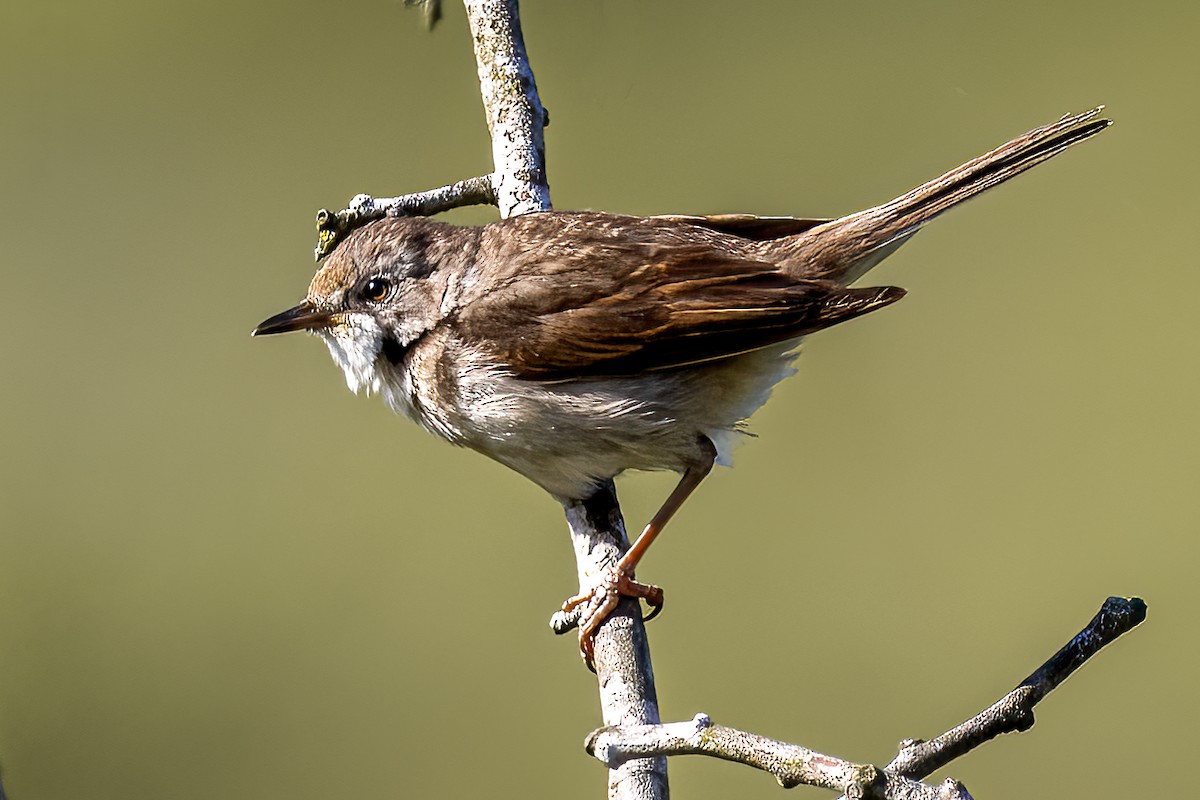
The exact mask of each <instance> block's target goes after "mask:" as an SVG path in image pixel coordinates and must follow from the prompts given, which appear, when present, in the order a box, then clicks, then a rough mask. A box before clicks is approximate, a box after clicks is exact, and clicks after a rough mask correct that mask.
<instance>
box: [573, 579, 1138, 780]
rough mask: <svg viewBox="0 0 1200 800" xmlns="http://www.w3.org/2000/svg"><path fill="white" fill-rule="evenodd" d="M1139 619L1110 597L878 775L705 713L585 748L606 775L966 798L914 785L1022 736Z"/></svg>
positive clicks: (600, 733)
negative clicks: (981, 702)
mask: <svg viewBox="0 0 1200 800" xmlns="http://www.w3.org/2000/svg"><path fill="white" fill-rule="evenodd" d="M1145 618H1146V604H1145V603H1143V602H1142V601H1141V600H1140V599H1138V598H1136V597H1135V598H1132V599H1125V598H1121V597H1110V598H1108V600H1106V601H1105V602H1104V605H1103V606H1102V607H1101V608H1100V611H1099V613H1097V614H1096V616H1095V617H1094V618H1093V619H1092V621H1091V622H1090V623H1088V625H1087V626H1086V627H1085V628H1084V629H1083V630H1082V631H1081V632H1080V633H1079V634H1077V635H1076V636H1075V637H1074V638H1073V639H1071V641H1070V642H1068V643H1067V644H1066V645H1065V646H1064V647H1063V648H1062V649H1061V650H1059V651H1058V652H1057V653H1055V654H1054V656H1053V657H1051V658H1050V660H1049V661H1047V662H1046V663H1045V664H1043V665H1042V666H1041V667H1040V668H1038V669H1037V670H1036V671H1035V672H1034V673H1033V674H1032V675H1030V676H1029V677H1028V678H1026V679H1025V680H1023V681H1022V682H1021V683H1020V685H1018V686H1017V688H1016V689H1014V690H1013V691H1011V692H1009V693H1008V694H1007V695H1005V696H1004V697H1003V698H1001V700H1000V701H999V702H997V703H996V704H994V705H993V706H991V707H990V708H988V709H987V710H985V711H983V712H982V713H980V714H979V715H977V716H975V717H973V718H972V719H970V720H968V721H967V722H964V723H963V724H961V725H958V726H956V727H954V728H952V729H950V730H949V731H947V732H946V733H943V734H942V735H941V736H938V737H936V738H934V739H931V740H930V741H928V742H922V741H917V740H912V741H908V742H905V743H904V744H903V745H902V746H901V750H900V754H899V755H898V756H897V757H896V758H895V759H893V761H892V762H891V763H890V764H888V765H887V766H886V767H884V768H883V769H879V768H877V767H874V766H872V765H869V764H854V763H852V762H849V761H844V760H842V759H839V758H835V757H832V756H827V755H822V754H821V753H817V752H815V751H812V750H809V749H808V748H805V747H801V746H800V745H795V744H789V743H787V742H781V741H777V740H775V739H767V738H765V737H762V736H758V735H756V734H752V733H747V732H745V731H740V730H737V729H735V728H729V727H726V726H724V725H714V724H712V722H711V721H710V720H709V718H708V717H707V716H706V715H704V714H698V715H696V717H695V719H693V720H692V721H691V722H677V723H669V724H665V725H655V724H649V725H645V724H643V725H627V724H623V725H619V726H614V725H612V724H610V725H608V726H607V727H604V728H600V729H599V730H596V731H594V732H593V733H592V735H591V736H589V737H588V740H587V744H586V747H587V751H588V753H590V754H591V755H592V756H594V757H595V758H597V759H598V760H600V761H602V762H603V763H605V764H606V765H608V766H609V768H610V769H612V768H614V767H619V766H620V765H622V764H624V763H626V762H627V761H628V760H629V759H646V758H651V757H662V756H672V755H707V756H712V757H714V758H721V759H725V760H727V761H736V762H738V763H740V764H746V765H748V766H751V767H754V768H756V769H761V770H764V771H766V772H769V773H771V774H772V775H774V776H775V778H776V779H777V780H778V781H779V783H780V784H782V785H783V786H784V787H786V788H790V787H792V786H797V785H800V784H804V785H807V786H818V787H821V788H824V789H833V790H835V791H838V792H841V793H842V794H843V796H845V797H848V798H864V797H866V798H879V799H880V800H899V799H900V798H906V799H910V798H911V800H916V799H917V798H920V799H921V800H932V799H933V798H967V797H970V795H969V794H967V790H966V789H965V788H964V787H963V786H962V784H960V783H957V782H956V781H953V780H947V781H946V782H944V783H942V784H941V785H939V786H931V785H929V784H925V783H921V782H920V779H921V778H924V777H925V776H926V775H928V774H930V773H931V772H933V771H935V770H937V769H939V768H941V767H943V766H945V765H946V764H948V763H950V762H951V761H953V760H954V759H955V758H958V757H959V756H961V755H964V754H965V753H968V752H970V751H971V750H973V749H974V748H976V747H978V746H979V745H981V744H983V743H984V742H986V741H989V740H991V739H993V738H995V737H996V736H999V735H1000V734H1001V733H1008V732H1012V731H1024V730H1028V729H1029V728H1030V727H1032V725H1033V722H1034V719H1033V707H1034V706H1035V705H1036V704H1037V703H1038V701H1039V700H1041V699H1042V698H1043V697H1045V696H1046V695H1047V694H1049V693H1050V692H1051V691H1053V690H1054V689H1055V687H1057V686H1058V685H1059V684H1061V683H1062V682H1063V681H1064V680H1066V678H1067V676H1069V675H1070V674H1071V673H1072V672H1074V671H1075V670H1077V669H1078V668H1079V667H1080V666H1082V665H1083V664H1084V663H1085V662H1086V661H1087V660H1088V659H1089V658H1091V657H1092V656H1094V655H1095V654H1096V653H1098V652H1100V650H1101V649H1102V648H1104V647H1105V646H1106V645H1109V644H1111V643H1112V642H1114V641H1116V639H1117V638H1118V637H1120V636H1121V635H1122V634H1124V633H1126V632H1128V631H1130V630H1132V629H1133V628H1134V627H1135V626H1137V625H1138V624H1139V623H1140V622H1141V621H1142V620H1144V619H1145Z"/></svg>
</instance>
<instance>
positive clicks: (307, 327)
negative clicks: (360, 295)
mask: <svg viewBox="0 0 1200 800" xmlns="http://www.w3.org/2000/svg"><path fill="white" fill-rule="evenodd" d="M332 319H333V315H332V314H331V313H330V312H328V311H318V310H317V309H315V308H313V306H312V304H311V303H309V302H308V301H307V300H305V301H304V302H303V303H301V304H300V305H298V306H296V307H295V308H289V309H288V310H287V311H284V312H283V313H282V314H276V315H275V316H273V317H271V318H270V319H265V320H263V321H262V322H260V323H258V327H257V328H255V329H254V330H253V331H252V332H251V333H250V335H251V336H267V335H268V334H272V333H287V332H288V331H311V330H316V329H317V328H324V327H326V326H327V325H329V323H330V322H331V321H332Z"/></svg>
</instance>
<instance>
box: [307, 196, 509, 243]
mask: <svg viewBox="0 0 1200 800" xmlns="http://www.w3.org/2000/svg"><path fill="white" fill-rule="evenodd" d="M495 182H496V179H495V176H494V175H480V176H479V177H477V178H467V179H466V180H465V181H459V182H458V183H452V184H450V185H449V186H441V187H439V188H437V189H429V190H428V191H424V192H415V193H414V194H405V195H401V196H400V197H383V198H376V197H371V195H369V194H358V195H355V196H354V198H353V199H352V200H351V201H350V205H349V206H348V207H346V208H345V209H343V210H341V211H338V212H336V213H335V212H332V211H329V210H328V209H325V208H322V209H321V210H320V211H318V212H317V247H316V251H315V252H316V256H317V261H320V260H321V259H322V258H324V257H325V256H327V255H329V254H330V253H332V252H333V249H334V248H335V247H337V246H338V243H340V242H341V241H342V239H345V238H346V237H347V236H349V235H350V232H351V231H353V230H354V229H355V228H359V227H361V226H363V225H366V224H367V223H368V222H371V221H372V220H376V219H380V218H382V217H428V216H432V215H433V214H440V213H442V212H443V211H449V210H450V209H452V208H460V207H462V206H478V205H493V206H494V205H496V189H495Z"/></svg>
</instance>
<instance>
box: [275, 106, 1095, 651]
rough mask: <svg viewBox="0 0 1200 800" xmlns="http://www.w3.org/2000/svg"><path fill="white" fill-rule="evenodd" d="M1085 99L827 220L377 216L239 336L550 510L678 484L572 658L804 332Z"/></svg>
mask: <svg viewBox="0 0 1200 800" xmlns="http://www.w3.org/2000/svg"><path fill="white" fill-rule="evenodd" d="M1102 111H1103V106H1100V107H1097V108H1094V109H1092V110H1090V111H1087V112H1084V113H1082V114H1077V115H1067V116H1064V117H1062V118H1061V119H1059V120H1058V121H1056V122H1054V123H1051V124H1049V125H1044V126H1042V127H1039V128H1035V129H1034V130H1031V131H1029V132H1027V133H1025V134H1023V135H1021V136H1018V137H1016V138H1014V139H1012V140H1010V141H1008V142H1006V143H1004V144H1002V145H1000V146H999V147H997V148H995V149H993V150H991V151H990V152H987V153H985V154H984V155H982V156H979V157H978V158H975V159H973V160H971V161H968V162H966V163H965V164H962V165H961V166H958V167H956V168H954V169H952V170H950V171H949V172H947V173H945V174H944V175H941V176H940V177H937V178H934V179H933V180H931V181H928V182H926V183H924V184H921V185H920V186H918V187H917V188H915V189H913V190H911V191H909V192H907V193H905V194H903V195H900V196H899V197H896V198H895V199H893V200H891V201H889V202H886V203H883V204H881V205H877V206H874V207H871V208H868V209H866V210H864V211H859V212H856V213H853V214H849V215H847V216H843V217H839V218H836V219H800V218H792V217H759V216H754V215H749V214H721V215H707V216H704V215H661V216H630V215H622V214H613V213H606V212H599V211H539V212H533V213H528V214H524V215H519V216H513V217H509V218H506V219H500V220H497V221H494V222H491V223H489V224H486V225H482V226H457V225H450V224H446V223H443V222H439V221H434V220H431V219H428V218H423V217H385V218H383V219H379V220H376V221H373V222H370V223H368V224H366V225H364V226H362V227H360V228H358V229H356V230H355V231H353V232H352V233H350V235H349V236H348V237H347V238H346V239H345V240H344V241H342V242H341V243H340V244H339V245H338V246H337V248H336V249H335V250H334V251H333V252H332V253H331V254H330V255H329V256H328V257H327V258H326V259H325V261H324V263H323V264H322V265H321V267H320V268H319V269H318V271H317V273H316V274H315V276H314V277H313V278H312V281H311V283H310V285H309V287H308V292H307V294H306V296H305V298H304V299H303V301H302V302H300V303H299V304H298V305H296V306H295V307H293V308H290V309H288V310H287V311H284V312H282V313H280V314H276V315H275V316H272V317H270V318H269V319H267V320H265V321H263V322H262V323H261V324H259V325H258V326H257V327H256V328H255V329H254V331H253V335H255V336H262V335H268V334H278V333H285V332H289V331H309V332H311V333H315V334H316V335H318V336H319V337H320V338H322V339H323V340H324V341H325V343H326V345H327V346H328V348H329V352H330V354H331V355H332V357H333V360H334V361H335V362H336V363H337V365H338V366H340V367H341V369H342V371H343V373H344V375H345V379H346V382H347V384H348V386H349V387H350V389H351V390H353V391H354V392H356V393H357V392H362V391H366V392H368V393H374V394H379V395H380V396H381V397H382V399H383V401H384V402H385V403H386V404H387V405H388V406H389V407H390V408H391V409H393V410H394V411H396V412H397V413H399V414H401V415H403V416H406V417H409V418H411V419H412V420H414V421H416V422H417V423H418V424H420V425H421V426H422V427H424V428H425V429H427V430H428V431H430V432H432V433H433V434H435V435H436V436H438V437H440V438H442V439H444V440H446V441H448V442H450V443H451V444H454V445H458V446H461V447H466V448H470V449H472V450H475V451H477V452H479V453H482V454H483V455H485V456H488V457H490V458H492V459H493V460H495V461H497V462H499V463H501V464H503V465H505V466H507V467H509V468H511V469H513V470H515V471H516V472H518V473H520V474H521V475H524V476H525V477H526V478H528V479H530V480H531V481H533V482H534V483H535V484H537V485H538V486H540V487H542V488H543V489H544V490H545V491H546V492H548V493H549V494H550V495H551V496H553V497H554V498H555V499H556V500H558V501H559V502H561V503H563V504H564V505H567V504H571V503H578V502H583V501H586V500H587V499H588V498H589V497H592V496H593V495H594V494H595V493H596V492H597V491H599V490H600V487H602V486H605V485H607V482H608V481H611V480H612V479H613V478H614V477H615V476H617V475H619V474H621V473H622V472H624V471H626V470H666V471H672V472H675V473H677V474H679V476H680V478H679V482H678V484H677V485H676V487H675V489H674V490H673V491H672V492H671V493H670V495H669V496H668V497H667V499H666V500H665V502H664V503H663V504H662V506H661V508H660V509H659V510H658V511H657V513H655V514H654V515H653V517H652V518H651V519H650V521H649V522H648V523H647V524H646V526H645V527H644V528H643V529H642V531H641V534H640V535H639V536H638V537H637V538H636V540H635V541H634V543H633V544H632V546H631V547H630V548H629V550H628V551H627V552H626V553H625V554H624V555H623V556H622V557H621V558H620V559H619V560H618V561H617V562H616V563H615V564H613V565H611V566H610V567H609V569H608V572H607V573H605V574H604V575H603V576H601V578H600V579H599V580H598V581H597V582H596V585H595V586H592V587H583V588H582V591H581V592H580V593H579V594H578V595H576V596H574V597H572V598H569V599H568V600H567V601H566V602H565V603H564V604H563V610H564V611H574V612H576V613H580V612H582V618H581V619H580V620H579V625H578V627H579V648H580V653H581V655H582V657H583V659H584V661H585V662H586V663H587V665H588V666H589V667H593V668H594V665H593V647H594V637H595V634H596V631H597V630H598V629H599V627H600V625H601V624H602V623H603V622H604V620H605V619H606V618H607V616H608V615H609V614H610V613H611V611H612V610H613V608H615V606H616V604H617V602H618V601H619V599H620V597H622V596H631V597H637V598H641V599H642V600H644V601H645V602H646V603H647V604H648V606H649V609H650V611H649V616H648V617H647V618H649V617H652V616H654V615H655V614H657V613H658V611H659V610H660V609H661V607H662V603H663V593H662V590H661V589H660V588H659V587H657V586H653V585H650V584H645V583H640V582H638V581H637V580H636V579H635V575H634V570H635V568H636V567H637V566H638V563H639V562H640V561H641V559H642V558H643V556H644V555H645V553H646V551H647V549H648V548H649V547H650V545H651V544H652V543H653V542H654V541H655V539H656V538H657V537H658V535H659V534H660V533H661V532H662V530H663V528H664V527H665V526H666V525H667V523H668V521H669V520H670V519H671V517H672V516H673V515H674V514H675V512H676V511H677V510H678V509H679V508H680V506H681V505H683V503H684V502H685V501H686V500H687V498H688V497H689V496H690V495H691V494H692V492H693V491H694V490H695V489H696V487H697V486H699V485H700V483H701V482H702V481H703V480H704V478H705V477H706V476H707V475H708V474H709V473H710V471H711V470H712V468H713V466H714V465H715V464H729V463H730V457H731V451H732V449H733V447H734V445H735V444H736V443H737V442H738V441H739V439H741V438H743V436H744V434H745V425H746V422H747V420H748V419H749V418H750V417H751V416H752V415H753V414H754V412H755V411H756V410H757V409H758V408H760V407H761V406H762V405H763V404H764V403H765V402H766V401H767V398H768V396H769V395H770V394H771V391H772V388H773V387H774V386H775V385H776V384H777V383H778V382H779V381H781V380H783V379H784V378H786V377H788V376H789V375H791V374H793V373H794V368H793V362H794V360H795V358H796V356H797V346H798V344H799V343H800V342H801V340H802V339H804V337H806V336H808V335H810V334H813V333H815V332H817V331H820V330H824V329H825V328H829V327H831V326H833V325H837V324H840V323H842V322H846V321H848V320H851V319H854V318H855V317H859V316H862V315H864V314H869V313H872V312H874V311H877V310H879V309H881V308H884V307H885V306H888V305H891V304H892V303H895V302H896V301H898V300H900V299H901V298H902V297H903V296H904V294H905V292H904V290H903V289H901V288H899V287H895V286H876V287H857V286H852V284H854V283H855V282H856V281H858V280H859V279H860V278H862V277H863V275H865V274H866V273H867V272H868V271H869V270H871V269H872V268H873V267H875V266H876V265H877V264H879V262H881V261H882V260H883V259H884V258H886V257H887V256H889V255H891V254H892V253H894V252H895V251H896V249H897V248H899V247H900V246H901V245H902V244H904V243H905V242H907V241H908V240H909V239H910V238H912V236H913V235H914V234H915V233H916V232H917V231H918V230H919V229H920V228H921V227H922V226H923V225H925V224H926V223H928V222H929V221H930V220H932V219H934V218H935V217H937V216H939V215H941V214H942V213H943V212H945V211H947V210H949V209H950V208H952V207H954V206H957V205H959V204H960V203H963V202H964V201H966V200H968V199H970V198H972V197H975V196H977V195H979V194H980V193H981V192H984V191H986V190H987V189H990V188H992V187H994V186H997V185H999V184H1001V183H1003V182H1005V181H1007V180H1009V179H1011V178H1013V177H1015V176H1016V175H1019V174H1020V173H1022V172H1024V171H1026V170H1028V169H1030V168H1031V167H1033V166H1036V165H1037V164H1040V163H1041V162H1043V161H1046V160H1047V159H1050V158H1052V157H1054V156H1056V155H1058V154H1059V153H1061V152H1063V151H1064V150H1066V149H1067V148H1069V147H1071V146H1072V145H1075V144H1077V143H1079V142H1082V141H1084V140H1086V139H1089V138H1091V137H1092V136H1095V135H1096V134H1098V133H1100V132H1101V131H1103V130H1104V129H1105V128H1107V127H1108V126H1109V125H1110V124H1111V120H1109V119H1106V118H1103V117H1102V116H1101V113H1102Z"/></svg>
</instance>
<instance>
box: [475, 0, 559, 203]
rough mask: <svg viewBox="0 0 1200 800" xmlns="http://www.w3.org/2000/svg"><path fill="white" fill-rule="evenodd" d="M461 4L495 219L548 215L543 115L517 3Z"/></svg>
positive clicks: (480, 1)
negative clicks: (487, 138) (486, 136)
mask: <svg viewBox="0 0 1200 800" xmlns="http://www.w3.org/2000/svg"><path fill="white" fill-rule="evenodd" d="M464 4H465V5H466V7H467V17H468V19H470V22H471V35H472V36H473V37H474V39H475V63H476V64H477V65H478V68H479V91H480V94H481V95H482V96H483V108H484V111H485V112H486V113H487V122H488V132H489V133H490V134H491V136H492V162H493V163H494V164H495V166H496V172H495V182H494V183H495V188H496V200H497V205H498V206H499V207H500V216H502V217H511V216H515V215H517V214H527V213H529V212H530V211H548V210H549V209H550V207H551V206H550V186H549V185H548V184H547V183H546V147H545V143H544V141H543V137H542V128H543V127H544V126H545V122H546V110H545V109H544V108H543V107H542V101H541V99H540V98H539V97H538V92H537V82H536V81H534V79H533V70H532V69H531V68H530V66H529V56H528V55H526V53H525V39H524V37H522V35H521V19H520V16H519V15H518V14H517V0H464Z"/></svg>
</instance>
